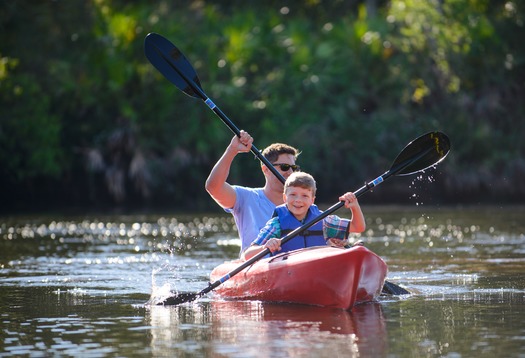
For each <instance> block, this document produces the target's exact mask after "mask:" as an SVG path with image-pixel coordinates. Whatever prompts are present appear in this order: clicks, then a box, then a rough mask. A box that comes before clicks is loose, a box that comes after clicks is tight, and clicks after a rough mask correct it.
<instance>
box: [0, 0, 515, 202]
mask: <svg viewBox="0 0 525 358" xmlns="http://www.w3.org/2000/svg"><path fill="white" fill-rule="evenodd" d="M524 10H525V6H524V4H523V2H518V1H488V0H470V1H459V0H441V1H439V0H435V1H408V0H407V1H399V0H392V1H382V0H368V1H321V0H303V1H265V2H246V1H213V2H212V1H134V2H128V1H109V0H93V1H41V0H39V1H36V0H35V1H15V0H11V1H7V0H2V1H1V2H0V108H1V109H0V203H1V207H0V211H4V212H15V211H39V210H50V209H54V210H64V209H72V208H74V209H80V210H85V209H95V210H100V209H104V210H105V209H114V208H121V209H126V210H127V209H131V210H136V209H163V208H166V209H173V210H208V209H217V207H216V204H215V203H214V202H213V200H212V199H211V198H210V197H209V196H208V194H207V193H206V192H205V190H204V181H205V179H206V177H207V175H208V173H209V171H210V170H211V168H212V166H213V165H214V163H215V162H216V160H217V159H218V158H219V157H220V155H221V154H222V153H223V151H224V149H225V147H226V146H227V144H228V143H229V141H230V139H231V137H232V133H231V132H230V131H229V130H228V129H227V128H226V127H225V126H224V124H223V123H222V122H221V121H220V120H219V118H217V117H216V116H215V115H214V114H213V113H212V112H211V111H210V110H209V109H208V108H207V107H206V106H205V105H204V104H203V103H201V102H202V101H200V100H196V99H193V98H190V97H188V96H186V95H184V94H183V93H182V92H180V91H179V90H178V89H177V88H176V87H175V86H173V85H172V84H171V83H170V82H168V81H167V80H166V79H164V77H162V75H161V74H160V73H159V72H158V71H157V70H156V69H155V68H154V67H153V66H152V65H151V64H150V63H149V62H148V61H147V59H146V57H145V56H144V51H143V41H144V37H145V36H146V35H147V34H148V33H149V32H157V33H159V34H161V35H163V36H165V37H167V38H168V39H169V40H170V41H172V42H173V43H174V44H175V45H176V46H177V47H179V48H180V49H181V50H182V51H183V52H184V53H185V55H186V57H188V59H189V60H190V62H191V63H192V64H193V66H194V67H195V69H196V71H197V73H198V74H199V77H200V80H201V83H202V85H203V88H204V90H205V92H206V93H207V94H208V96H210V98H212V99H213V100H214V102H215V103H216V104H217V105H218V106H219V107H220V108H221V109H222V110H223V111H224V112H225V113H226V114H227V115H228V116H229V117H230V118H231V119H232V121H233V122H234V123H235V124H236V125H237V126H238V127H239V128H242V129H245V130H247V131H248V132H250V133H251V134H252V136H253V137H254V138H255V144H256V146H257V147H258V148H260V149H262V148H264V147H265V146H267V145H268V144H270V143H272V142H277V141H280V142H286V143H289V144H292V145H294V146H296V147H298V148H300V149H301V150H302V154H301V156H300V157H299V164H301V166H302V168H303V170H305V171H307V172H309V173H311V174H313V175H314V176H315V177H316V179H317V182H318V187H319V191H318V196H317V199H318V202H330V203H331V202H333V201H334V200H336V198H337V197H338V196H339V195H340V194H342V193H343V192H345V191H348V190H355V189H357V188H358V187H360V186H361V185H362V184H363V183H364V181H367V180H371V179H373V178H375V177H376V176H378V175H380V174H381V173H383V172H384V171H385V170H387V169H388V168H389V166H390V164H391V162H392V161H393V159H394V158H395V156H396V155H397V154H398V153H399V151H400V150H401V149H402V148H403V147H404V146H405V145H406V144H407V143H408V142H409V141H410V140H412V139H414V138H415V137H417V136H419V135H420V134H423V133H425V132H428V131H433V130H440V131H443V132H445V133H447V134H448V135H449V137H450V138H451V141H452V151H451V154H450V155H449V157H448V158H447V159H446V160H445V161H444V162H443V163H442V164H441V165H440V166H438V168H437V169H436V170H432V171H430V172H429V175H428V176H421V177H419V178H413V177H410V178H400V179H396V180H392V182H389V183H388V184H386V185H385V187H384V188H383V187H380V188H378V189H376V190H375V193H374V194H373V195H369V196H367V197H366V202H367V203H372V204H373V203H419V202H431V203H443V204H450V203H488V204H493V203H522V202H523V200H524V199H525V181H524V180H523V179H522V178H523V176H524V175H525V155H524V154H525V153H524V152H525V149H524V144H523V142H524V139H523V138H524V137H525V121H524V118H523V117H524V116H523V115H524V113H525V110H524V106H525V101H524V99H525V88H524V86H525V63H524V60H525V46H524V45H523V38H525V31H524V26H525V24H524V21H525V19H524V14H525V12H524ZM229 181H230V182H232V183H238V184H243V185H250V186H259V185H260V186H262V185H263V184H264V182H263V177H262V175H261V173H260V170H259V163H258V162H257V160H256V159H254V157H253V156H252V155H250V154H248V155H242V156H239V157H238V158H237V159H236V162H235V164H234V167H233V168H232V172H231V174H230V178H229ZM387 185H388V187H386V186H387ZM363 200H365V199H363Z"/></svg>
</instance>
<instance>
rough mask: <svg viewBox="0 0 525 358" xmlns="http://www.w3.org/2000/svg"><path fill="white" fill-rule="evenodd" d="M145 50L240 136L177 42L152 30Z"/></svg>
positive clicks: (254, 149)
mask: <svg viewBox="0 0 525 358" xmlns="http://www.w3.org/2000/svg"><path fill="white" fill-rule="evenodd" d="M144 52H145V54H146V57H147V58H148V60H149V61H150V62H151V64H152V65H153V66H155V68H156V69H157V70H159V72H160V73H162V74H163V75H164V77H166V79H167V80H168V81H170V82H171V83H173V84H174V85H175V86H177V88H178V89H180V90H181V91H183V92H184V93H186V94H187V95H188V96H190V97H195V98H200V99H202V100H203V101H204V102H205V103H206V105H207V106H208V107H209V108H210V109H211V110H212V111H213V112H214V113H215V114H216V115H217V116H219V118H220V119H221V120H222V121H223V122H224V124H226V125H227V126H228V128H230V130H231V131H232V132H233V133H235V134H236V135H237V136H240V135H241V131H240V130H239V128H237V126H235V124H233V122H232V121H231V120H230V119H229V118H228V117H227V116H226V115H225V114H224V112H223V111H221V109H220V108H219V107H218V106H217V105H216V104H215V103H213V101H212V100H211V99H210V98H209V97H208V96H207V95H206V94H205V93H204V91H203V89H202V86H201V83H200V80H199V77H198V76H197V73H196V72H195V70H194V69H193V66H192V65H191V64H190V63H189V61H188V60H187V59H186V57H185V56H184V54H183V53H182V52H181V51H180V50H179V49H178V48H177V47H175V45H174V44H172V43H171V42H170V41H169V40H168V39H166V38H165V37H163V36H161V35H159V34H156V33H153V32H152V33H149V34H148V35H147V36H146V38H145V39H144ZM251 152H252V153H253V154H255V156H256V157H257V158H258V159H259V160H260V161H261V162H263V163H264V164H265V165H266V167H267V168H268V169H270V171H271V172H272V173H273V174H274V175H275V176H276V177H277V178H278V179H279V180H280V181H281V182H282V183H283V184H284V181H285V179H284V177H283V176H282V175H281V173H279V171H278V170H277V169H276V168H275V167H274V166H273V165H272V163H270V162H269V161H268V159H266V158H265V157H264V156H263V155H262V154H261V152H260V151H259V149H257V147H256V146H255V145H253V144H252V148H251Z"/></svg>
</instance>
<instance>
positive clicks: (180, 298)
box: [159, 132, 450, 305]
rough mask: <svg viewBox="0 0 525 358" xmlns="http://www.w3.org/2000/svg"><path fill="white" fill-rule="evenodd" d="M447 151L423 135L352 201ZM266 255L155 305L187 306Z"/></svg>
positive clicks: (443, 140) (434, 137)
mask: <svg viewBox="0 0 525 358" xmlns="http://www.w3.org/2000/svg"><path fill="white" fill-rule="evenodd" d="M449 150H450V140H449V138H448V137H447V136H446V135H445V134H443V133H441V132H430V133H427V134H424V135H422V136H420V137H418V138H416V139H415V140H413V141H412V142H410V143H409V144H407V146H406V147H405V148H404V149H403V150H402V151H401V153H399V155H398V156H397V157H396V159H395V160H394V163H393V164H392V166H391V167H390V169H389V170H387V171H386V172H385V173H384V174H382V175H380V176H378V177H377V178H375V179H374V180H372V181H370V182H368V183H366V184H365V185H364V186H362V187H361V188H359V189H358V190H356V191H354V194H355V195H356V197H359V196H361V195H363V194H364V193H366V192H367V191H369V190H370V189H372V188H374V187H376V186H377V185H379V184H381V183H382V182H384V181H385V180H386V179H388V178H389V177H391V176H392V175H395V176H405V175H412V174H415V173H418V172H421V171H423V170H425V169H427V168H429V167H433V166H435V165H437V164H438V163H439V162H441V161H442V160H443V159H445V157H446V156H447V154H448V152H449ZM343 206H344V202H338V203H337V204H335V205H332V206H331V207H330V208H328V209H327V210H325V211H324V212H323V213H322V214H320V215H319V216H317V217H315V218H314V219H312V220H310V221H309V222H307V223H306V224H304V225H302V226H300V227H298V228H297V229H295V230H293V231H292V232H290V233H289V234H287V235H286V236H284V237H283V238H282V239H281V245H282V244H284V243H286V242H288V241H289V240H291V239H292V238H294V237H295V236H297V235H299V234H301V233H302V232H304V231H305V230H307V229H308V228H310V227H311V226H313V225H315V224H316V223H317V222H319V221H320V220H322V219H324V218H325V217H327V216H328V215H331V214H333V213H334V212H335V211H336V210H338V209H340V208H341V207H343ZM269 253H270V250H269V249H264V250H263V251H261V252H259V253H258V254H257V255H255V256H253V257H252V258H250V259H249V260H247V261H245V262H244V263H242V264H241V265H239V266H238V267H237V268H235V269H234V270H232V271H230V272H229V273H227V274H226V275H224V276H223V277H221V278H220V279H218V280H216V281H215V282H213V283H211V282H210V283H209V284H208V287H206V288H204V289H203V290H201V291H199V292H195V293H180V294H177V295H175V296H172V297H168V298H167V299H166V300H164V302H161V303H159V304H164V305H178V304H181V303H184V302H190V301H193V300H195V299H197V298H199V297H201V296H203V295H205V294H207V293H208V292H210V291H212V290H213V289H215V288H217V287H218V286H219V285H221V284H222V283H224V282H226V281H227V280H229V279H230V278H231V277H233V276H235V275H237V274H238V273H239V272H241V271H242V270H244V269H245V268H247V267H248V266H251V265H252V264H254V263H255V262H257V261H258V260H260V259H262V258H263V257H265V256H266V255H268V254H269Z"/></svg>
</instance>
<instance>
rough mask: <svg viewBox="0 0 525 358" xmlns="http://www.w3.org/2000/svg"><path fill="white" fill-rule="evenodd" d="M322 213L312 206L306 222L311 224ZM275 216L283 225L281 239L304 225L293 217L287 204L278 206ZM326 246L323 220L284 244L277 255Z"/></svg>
mask: <svg viewBox="0 0 525 358" xmlns="http://www.w3.org/2000/svg"><path fill="white" fill-rule="evenodd" d="M321 213H322V212H321V211H320V210H319V208H318V207H317V206H316V205H312V206H310V208H309V209H308V213H307V214H306V218H305V220H304V222H305V223H307V222H310V220H312V219H314V218H316V217H317V216H319V215H320V214H321ZM273 216H279V223H280V224H281V237H284V236H285V235H287V234H289V233H290V232H292V231H293V230H295V229H297V228H298V227H300V226H301V225H302V223H301V222H300V221H299V220H297V219H296V218H295V216H293V214H292V213H291V212H290V210H288V209H287V208H286V204H282V205H279V206H277V207H276V208H275V211H274V214H273ZM325 245H326V241H325V239H324V236H323V220H321V221H319V222H317V223H316V224H314V225H313V226H311V227H310V228H308V229H307V230H305V231H303V232H302V233H301V234H299V235H297V236H295V237H293V238H292V239H290V240H289V241H288V242H286V243H284V244H283V245H282V246H281V250H280V251H277V252H276V254H278V253H282V252H287V251H292V250H297V249H301V248H305V247H312V246H325Z"/></svg>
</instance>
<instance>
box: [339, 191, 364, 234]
mask: <svg viewBox="0 0 525 358" xmlns="http://www.w3.org/2000/svg"><path fill="white" fill-rule="evenodd" d="M339 200H341V201H344V202H345V207H346V208H347V209H350V210H351V211H352V222H351V223H350V232H358V233H359V232H363V231H365V229H366V222H365V217H364V216H363V212H362V211H361V207H360V206H359V202H358V201H357V197H356V196H355V194H354V193H351V192H348V193H346V194H344V195H342V196H341V197H339Z"/></svg>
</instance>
